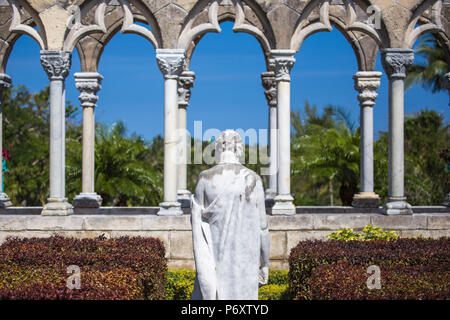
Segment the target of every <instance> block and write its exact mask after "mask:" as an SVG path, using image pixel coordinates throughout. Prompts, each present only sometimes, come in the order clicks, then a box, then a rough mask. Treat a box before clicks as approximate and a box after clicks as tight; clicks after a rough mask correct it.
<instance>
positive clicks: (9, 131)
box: [3, 86, 78, 206]
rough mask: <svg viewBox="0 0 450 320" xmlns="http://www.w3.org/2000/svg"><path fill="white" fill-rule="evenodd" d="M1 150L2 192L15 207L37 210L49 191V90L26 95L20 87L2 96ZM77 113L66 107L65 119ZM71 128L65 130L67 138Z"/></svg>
mask: <svg viewBox="0 0 450 320" xmlns="http://www.w3.org/2000/svg"><path fill="white" fill-rule="evenodd" d="M3 99H4V104H3V121H4V131H3V134H4V139H3V141H4V143H3V147H4V149H5V150H6V151H7V152H8V153H9V155H10V159H8V160H7V161H6V168H7V170H8V171H7V172H6V173H4V180H5V183H4V185H5V191H6V193H7V194H8V196H9V197H10V198H11V201H12V203H13V205H15V206H40V205H43V204H44V203H45V202H46V201H47V198H48V191H49V87H46V88H45V89H43V90H41V91H40V92H38V93H30V92H29V90H28V89H27V88H25V87H24V86H18V87H13V88H11V89H8V90H5V91H4V93H3ZM77 111H78V109H77V108H76V107H74V106H73V105H71V104H70V103H67V105H66V119H68V123H72V121H74V119H75V116H76V114H77ZM72 128H73V126H72V125H70V126H68V135H70V134H72V133H71V130H72Z"/></svg>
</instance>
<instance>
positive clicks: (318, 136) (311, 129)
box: [292, 104, 359, 205]
mask: <svg viewBox="0 0 450 320" xmlns="http://www.w3.org/2000/svg"><path fill="white" fill-rule="evenodd" d="M306 106H307V108H306V109H305V110H306V119H305V121H304V123H302V124H301V130H302V134H298V135H296V136H295V137H294V139H293V141H292V149H293V164H292V171H293V172H292V174H293V176H294V177H295V176H297V178H300V179H299V180H300V181H301V184H303V186H298V187H300V188H301V189H303V190H304V191H306V190H309V192H311V189H313V190H316V191H317V192H318V193H319V195H321V194H324V193H325V190H327V191H328V193H329V204H330V205H334V192H335V191H334V189H335V188H334V185H335V184H336V183H338V185H339V197H340V200H341V202H342V205H351V202H352V199H353V195H354V194H355V193H356V192H357V191H358V189H357V187H358V177H359V130H354V124H353V122H352V121H350V116H349V114H348V113H347V112H345V110H344V109H342V108H338V107H333V106H327V107H326V108H325V109H324V113H323V115H322V117H320V116H318V115H317V113H316V108H315V107H312V108H311V107H310V106H309V104H306ZM293 119H294V121H296V119H297V120H298V119H300V116H299V113H298V112H297V113H295V115H294V116H293ZM297 127H298V128H300V127H299V125H298V123H297ZM297 132H298V130H297ZM294 180H295V178H294ZM305 187H306V190H305V189H304V188H305ZM316 204H317V203H316Z"/></svg>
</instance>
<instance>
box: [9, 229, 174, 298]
mask: <svg viewBox="0 0 450 320" xmlns="http://www.w3.org/2000/svg"><path fill="white" fill-rule="evenodd" d="M164 254H165V250H164V245H163V244H162V242H161V241H160V240H158V239H154V238H141V237H132V238H130V237H122V238H116V239H106V238H104V237H98V238H95V239H75V238H66V237H61V236H53V237H50V238H28V239H17V238H10V239H8V240H7V241H6V242H5V243H3V244H2V245H1V246H0V299H33V300H35V299H96V300H105V299H164V293H165V285H166V271H167V262H166V259H165V258H164ZM71 265H76V266H78V267H80V271H81V272H80V280H81V288H80V289H69V288H68V287H67V279H68V278H69V277H70V276H71V274H68V273H67V267H69V266H71Z"/></svg>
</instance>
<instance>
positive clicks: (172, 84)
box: [156, 49, 186, 215]
mask: <svg viewBox="0 0 450 320" xmlns="http://www.w3.org/2000/svg"><path fill="white" fill-rule="evenodd" d="M185 57H186V56H185V52H184V50H178V49H158V50H157V51H156V60H157V62H158V66H159V69H160V70H161V72H162V73H163V75H164V199H163V202H162V203H160V211H159V212H158V214H159V215H180V214H182V213H183V211H182V210H181V204H180V203H179V202H178V201H177V176H178V174H177V173H178V170H177V165H178V162H177V153H178V145H177V120H178V119H177V118H178V92H177V91H178V77H179V76H180V74H181V73H182V72H183V69H184V66H185V64H186V58H185Z"/></svg>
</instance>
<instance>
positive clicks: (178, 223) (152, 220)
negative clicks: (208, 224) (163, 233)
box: [142, 215, 191, 230]
mask: <svg viewBox="0 0 450 320" xmlns="http://www.w3.org/2000/svg"><path fill="white" fill-rule="evenodd" d="M190 219H191V216H190V215H182V216H144V217H143V218H142V228H143V230H191V221H190Z"/></svg>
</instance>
